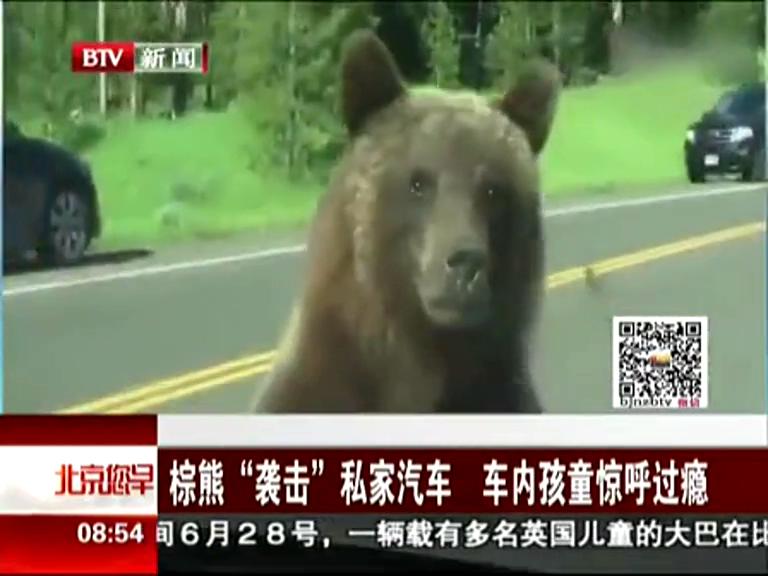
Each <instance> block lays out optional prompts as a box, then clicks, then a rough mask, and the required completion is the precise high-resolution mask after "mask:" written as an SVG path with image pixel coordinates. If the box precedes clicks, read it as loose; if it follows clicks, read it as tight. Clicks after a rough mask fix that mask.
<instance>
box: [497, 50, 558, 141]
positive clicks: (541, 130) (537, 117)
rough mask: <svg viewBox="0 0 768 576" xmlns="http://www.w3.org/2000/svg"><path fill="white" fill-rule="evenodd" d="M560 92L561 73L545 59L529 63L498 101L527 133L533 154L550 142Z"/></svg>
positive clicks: (500, 106) (509, 116)
mask: <svg viewBox="0 0 768 576" xmlns="http://www.w3.org/2000/svg"><path fill="white" fill-rule="evenodd" d="M559 95H560V72H559V71H558V70H557V68H555V67H554V66H553V65H552V64H549V63H548V62H545V61H543V60H541V61H536V62H533V63H531V64H529V65H528V66H527V67H526V69H525V70H523V72H522V74H521V75H520V76H519V78H518V80H517V82H516V83H515V86H514V87H513V88H511V89H510V90H509V91H508V92H507V93H506V94H505V95H504V97H503V98H502V99H501V101H500V102H499V103H498V107H499V108H500V109H501V111H502V112H504V114H506V116H507V117H508V118H509V119H510V120H512V121H513V122H514V123H515V124H517V125H518V126H520V128H522V129H523V131H524V132H525V133H526V135H527V136H528V141H529V142H530V145H531V149H532V150H533V153H534V154H538V153H539V152H541V150H542V148H544V144H546V142H547V137H548V136H549V132H550V129H551V128H552V122H553V120H554V117H555V111H556V109H557V102H558V98H559Z"/></svg>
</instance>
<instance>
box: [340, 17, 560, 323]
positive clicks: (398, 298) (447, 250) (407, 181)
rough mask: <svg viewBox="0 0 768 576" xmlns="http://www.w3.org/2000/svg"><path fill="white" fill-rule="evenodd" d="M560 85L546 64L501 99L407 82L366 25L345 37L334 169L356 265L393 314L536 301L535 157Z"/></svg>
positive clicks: (435, 314) (437, 318) (503, 307)
mask: <svg viewBox="0 0 768 576" xmlns="http://www.w3.org/2000/svg"><path fill="white" fill-rule="evenodd" d="M558 92H559V74H558V73H557V72H556V71H555V70H554V68H552V67H550V66H548V65H546V64H543V63H537V64H535V65H534V66H531V67H529V69H527V70H526V71H525V72H524V73H523V74H522V75H521V76H520V78H519V80H518V82H517V84H516V85H515V86H514V87H512V88H511V89H510V90H509V91H508V92H507V93H506V94H505V95H504V96H503V97H501V98H500V99H499V100H498V101H497V102H490V101H486V100H484V99H483V98H481V97H479V96H477V95H474V94H464V93H458V92H446V91H440V90H434V91H431V92H427V91H424V92H420V91H417V90H411V89H408V88H406V86H405V84H404V82H403V80H402V78H401V75H400V73H399V71H398V69H397V67H396V65H395V63H394V60H393V58H392V56H391V54H390V53H389V51H388V50H387V48H386V47H385V46H384V45H383V44H382V42H381V41H380V40H379V39H378V38H377V37H376V36H375V35H374V34H373V33H372V32H368V31H361V32H357V33H355V34H354V35H353V37H352V38H350V40H349V43H348V45H347V47H346V50H345V54H344V59H343V64H342V95H341V100H342V113H343V117H344V122H345V124H346V126H347V129H348V131H349V134H350V138H351V142H350V147H349V150H348V154H347V156H346V159H345V161H344V162H342V164H341V166H340V172H339V173H337V177H338V178H341V180H342V182H343V184H342V188H343V189H344V190H345V191H346V192H347V193H348V194H349V197H348V203H347V206H348V208H349V221H350V228H351V230H350V233H351V236H352V250H353V253H354V262H355V274H356V276H357V277H358V279H359V281H361V282H363V283H367V284H368V285H369V286H371V287H372V289H373V291H374V292H375V293H376V294H377V295H378V296H379V297H380V298H381V300H382V306H384V307H385V308H386V313H387V314H388V315H390V316H391V315H392V314H396V313H400V314H407V315H408V316H409V317H410V318H413V317H418V318H420V319H421V320H422V321H423V322H424V323H426V324H427V325H428V326H430V327H431V328H434V329H438V330H452V331H455V330H467V329H474V328H478V327H481V326H484V325H486V324H487V322H489V321H492V320H493V319H494V318H497V319H499V320H502V321H507V320H508V319H509V318H508V315H506V314H505V311H507V312H509V313H510V314H515V313H518V314H519V312H520V310H521V309H522V310H525V308H526V307H527V306H528V305H529V304H530V306H534V305H535V302H534V300H533V298H535V296H534V295H533V294H534V292H536V290H537V288H538V285H539V284H540V280H541V270H542V262H541V258H542V247H541V215H540V201H539V183H538V171H537V163H536V157H537V155H538V154H539V152H540V151H541V150H542V148H543V146H544V144H545V142H546V140H547V136H548V134H549V131H550V127H551V124H552V120H553V116H554V110H555V107H556V103H557V96H558ZM526 298H530V299H531V301H530V302H527V301H526Z"/></svg>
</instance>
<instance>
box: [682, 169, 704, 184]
mask: <svg viewBox="0 0 768 576" xmlns="http://www.w3.org/2000/svg"><path fill="white" fill-rule="evenodd" d="M686 168H687V171H688V180H689V181H690V182H692V183H694V184H699V183H701V182H704V171H703V170H701V169H697V168H694V167H692V166H690V165H689V166H687V167H686Z"/></svg>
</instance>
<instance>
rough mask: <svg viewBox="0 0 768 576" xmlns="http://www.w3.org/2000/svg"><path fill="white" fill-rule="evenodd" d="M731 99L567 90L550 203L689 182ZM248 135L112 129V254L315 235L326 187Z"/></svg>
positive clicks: (163, 124) (164, 126) (216, 123)
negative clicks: (280, 232)
mask: <svg viewBox="0 0 768 576" xmlns="http://www.w3.org/2000/svg"><path fill="white" fill-rule="evenodd" d="M722 90H723V88H722V87H717V86H712V85H709V84H707V83H706V82H705V81H704V79H703V78H702V77H701V76H700V75H699V74H697V73H696V72H695V71H694V70H692V69H691V68H690V67H689V68H683V69H680V68H671V69H668V70H666V71H664V72H655V73H653V74H646V75H644V76H634V77H629V78H621V79H610V80H605V81H603V82H601V83H600V84H598V85H595V86H592V87H586V88H573V89H568V90H566V91H565V92H564V93H563V95H562V97H561V102H560V109H559V111H558V116H557V120H556V122H555V126H554V129H553V133H552V136H551V139H550V142H549V144H548V146H547V149H546V151H545V152H544V155H543V158H542V172H543V186H544V191H545V194H548V195H552V196H564V195H572V194H576V193H580V192H584V191H603V192H606V193H612V194H616V193H626V191H627V190H630V191H631V190H632V188H633V187H637V186H641V187H642V186H644V185H652V184H664V183H672V182H681V181H683V180H684V169H683V168H684V167H683V162H682V143H683V137H684V134H685V128H686V127H687V125H688V124H689V123H690V122H691V121H693V120H694V119H695V118H696V117H697V116H698V115H699V114H700V113H701V112H702V111H703V110H704V109H706V108H708V107H709V106H711V105H712V103H713V102H714V100H715V99H716V98H717V96H718V95H719V94H720V93H721V92H722ZM244 126H245V124H244V120H243V118H242V117H241V116H240V114H239V113H238V112H237V111H236V110H232V111H229V112H225V113H197V114H192V115H190V116H189V117H187V118H184V119H183V120H179V121H175V122H170V121H168V120H163V119H149V120H144V121H138V122H135V121H133V120H131V119H130V118H117V119H114V120H111V121H110V122H109V123H108V126H107V136H106V137H105V139H104V140H103V141H102V142H101V143H99V144H98V145H97V146H96V147H95V148H94V149H93V150H92V151H91V152H89V153H87V154H86V156H87V158H88V159H89V160H90V162H91V164H92V166H93V169H94V175H95V178H96V182H97V185H98V187H99V190H100V193H101V198H102V212H103V215H104V221H105V229H104V237H103V240H102V244H103V245H104V244H106V245H109V246H118V245H131V244H135V243H137V242H141V243H159V242H165V241H175V240H179V239H185V238H191V237H192V238H193V237H210V236H218V235H222V234H229V233H233V232H238V231H244V230H251V229H255V228H259V229H264V228H270V227H273V228H274V227H289V226H295V225H301V224H302V223H305V222H306V221H307V220H308V219H309V218H310V216H311V215H312V212H313V209H314V206H315V203H316V199H317V197H318V195H319V194H321V193H322V189H323V183H322V182H318V183H317V184H306V183H304V184H289V183H287V182H286V181H285V180H284V179H282V178H280V177H277V176H269V175H267V174H265V173H264V171H262V170H255V169H249V158H250V157H252V152H253V151H254V147H255V146H259V145H260V143H259V142H258V140H259V139H258V138H254V137H253V134H252V133H251V131H250V130H248V129H247V128H245V127H244ZM254 140H255V141H254Z"/></svg>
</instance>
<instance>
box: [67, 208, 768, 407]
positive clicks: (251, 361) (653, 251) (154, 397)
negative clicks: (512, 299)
mask: <svg viewBox="0 0 768 576" xmlns="http://www.w3.org/2000/svg"><path fill="white" fill-rule="evenodd" d="M764 231H765V223H764V222H754V223H751V224H746V225H744V226H736V227H733V228H727V229H725V230H720V231H718V232H713V233H710V234H704V235H701V236H694V237H691V238H686V239H684V240H680V241H678V242H672V243H669V244H663V245H660V246H655V247H653V248H648V249H645V250H639V251H637V252H632V253H629V254H623V255H621V256H617V257H614V258H607V259H605V260H600V261H598V262H595V263H594V264H591V265H588V266H576V267H574V268H568V269H565V270H561V271H560V272H555V273H554V274H550V275H549V276H548V277H547V289H549V290H553V289H555V288H559V287H562V286H566V285H568V284H572V283H574V282H578V281H579V280H584V279H585V278H586V274H587V269H591V270H592V273H593V274H594V275H595V276H601V275H604V274H609V273H611V272H617V271H619V270H623V269H626V268H631V267H634V266H639V265H641V264H647V263H649V262H652V261H654V260H660V259H662V258H667V257H670V256H674V255H677V254H684V253H686V252H691V251H694V250H699V249H701V248H705V247H707V246H713V245H716V244H722V243H725V242H729V241H732V240H737V239H739V238H746V237H749V236H753V235H755V234H759V233H762V232H764ZM275 356H276V351H275V350H270V351H268V352H261V353H259V354H253V355H248V356H244V357H242V358H239V359H236V360H232V361H229V362H224V363H222V364H218V365H216V366H212V367H209V368H205V369H202V370H198V371H195V372H189V373H187V374H183V375H181V376H175V377H172V378H166V379H163V380H158V381H156V382H152V383H149V384H146V385H144V386H141V387H137V388H133V389H130V390H127V391H125V392H120V393H117V394H112V395H109V396H104V397H102V398H99V399H97V400H93V401H91V402H86V403H84V404H79V405H76V406H72V407H70V408H66V409H64V410H61V411H59V412H58V413H60V414H81V413H107V414H118V413H120V414H126V413H134V412H139V411H142V410H146V409H147V408H152V407H155V406H160V405H162V404H166V403H168V402H171V401H173V400H178V399H181V398H184V397H186V396H191V395H193V394H198V393H200V392H204V391H206V390H211V389H214V388H218V387H221V386H225V385H227V384H230V383H233V382H237V381H239V380H244V379H246V378H249V377H251V376H256V375H259V374H263V373H265V372H269V370H270V369H271V367H272V362H273V360H274V359H275Z"/></svg>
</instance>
